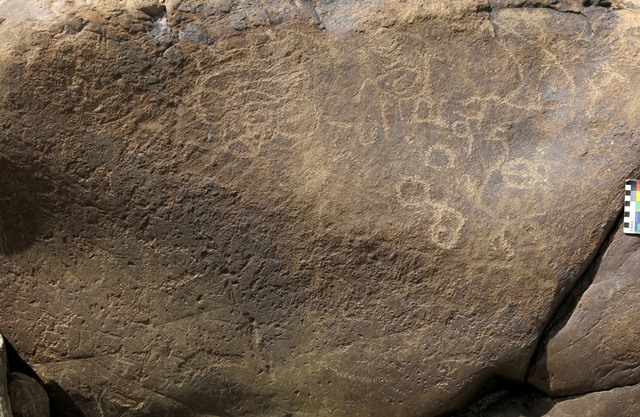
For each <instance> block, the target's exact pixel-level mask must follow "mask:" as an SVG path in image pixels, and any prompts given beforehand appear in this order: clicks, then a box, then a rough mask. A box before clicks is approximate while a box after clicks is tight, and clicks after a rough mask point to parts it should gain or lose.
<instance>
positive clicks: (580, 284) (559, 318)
mask: <svg viewBox="0 0 640 417" xmlns="http://www.w3.org/2000/svg"><path fill="white" fill-rule="evenodd" d="M621 201H622V200H621ZM623 214H624V208H622V209H620V211H619V213H618V215H617V216H616V217H615V219H614V220H612V221H611V222H610V225H609V227H608V229H607V230H608V231H607V233H606V235H605V236H604V238H603V239H602V243H601V244H600V245H599V246H598V247H597V249H596V250H595V251H594V253H595V255H594V256H593V259H592V261H591V262H589V264H588V266H587V268H586V269H585V271H584V272H583V273H582V275H581V276H580V277H579V278H578V279H576V280H575V283H574V285H573V287H572V288H570V289H569V290H568V291H567V293H566V294H567V295H566V296H565V298H564V299H563V300H562V301H561V302H560V303H559V304H558V306H557V307H556V308H555V310H554V311H553V313H552V314H551V315H550V319H549V321H548V323H547V324H546V325H545V326H544V328H543V331H542V333H541V334H540V338H539V339H538V343H537V347H536V350H535V352H534V353H533V355H532V357H531V360H530V362H529V367H528V368H527V373H526V377H525V382H526V381H528V379H529V377H530V376H531V374H532V373H533V369H534V365H535V364H536V362H537V361H538V360H539V358H540V356H541V355H542V354H543V352H544V344H545V340H546V338H547V337H548V335H549V334H550V332H552V331H553V330H554V328H555V327H556V326H557V325H558V324H559V323H561V322H563V321H567V320H568V319H569V317H570V316H571V313H572V312H573V311H574V309H575V307H576V304H577V303H578V301H579V299H580V296H581V295H582V294H584V292H585V291H586V290H587V289H588V288H589V286H590V285H591V283H592V282H593V279H594V277H595V273H596V272H597V270H598V266H599V265H600V263H601V262H602V258H603V256H604V254H605V252H606V251H607V249H608V248H609V246H610V245H611V242H612V241H613V238H614V235H615V234H616V233H619V231H620V225H621V224H622V219H623Z"/></svg>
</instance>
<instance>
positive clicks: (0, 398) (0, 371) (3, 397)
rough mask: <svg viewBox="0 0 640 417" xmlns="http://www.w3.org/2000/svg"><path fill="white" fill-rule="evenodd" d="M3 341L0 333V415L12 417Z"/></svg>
mask: <svg viewBox="0 0 640 417" xmlns="http://www.w3.org/2000/svg"><path fill="white" fill-rule="evenodd" d="M4 343H5V342H4V337H2V335H0V417H13V414H12V413H11V402H10V400H9V391H8V387H7V375H8V373H9V366H8V363H7V351H6V348H5V344H4Z"/></svg>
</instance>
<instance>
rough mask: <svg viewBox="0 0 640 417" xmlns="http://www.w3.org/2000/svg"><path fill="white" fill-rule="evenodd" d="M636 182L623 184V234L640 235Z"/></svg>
mask: <svg viewBox="0 0 640 417" xmlns="http://www.w3.org/2000/svg"><path fill="white" fill-rule="evenodd" d="M638 182H639V181H638V180H626V181H625V182H624V232H625V233H627V234H634V235H640V201H639V200H640V190H639V189H638V188H639V187H638V185H639V184H638Z"/></svg>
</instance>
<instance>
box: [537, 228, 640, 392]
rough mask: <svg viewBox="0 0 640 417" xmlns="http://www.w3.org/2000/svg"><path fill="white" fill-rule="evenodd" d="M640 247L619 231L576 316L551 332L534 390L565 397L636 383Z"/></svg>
mask: <svg viewBox="0 0 640 417" xmlns="http://www.w3.org/2000/svg"><path fill="white" fill-rule="evenodd" d="M639 248H640V238H638V237H637V236H626V235H624V234H623V233H622V227H619V228H618V231H617V233H616V234H615V237H614V238H613V241H612V242H611V244H610V246H609V247H608V248H607V250H606V252H605V253H604V255H603V258H602V261H601V263H600V264H599V266H598V267H597V270H596V271H594V277H593V282H592V283H591V285H590V286H589V287H588V288H587V290H586V291H585V292H584V294H583V295H582V297H581V298H580V300H579V302H578V303H577V305H576V307H575V309H574V311H573V312H572V313H571V315H570V316H569V317H568V319H567V320H564V321H561V322H560V323H558V324H557V325H556V326H555V328H553V329H551V333H550V334H551V336H550V337H549V338H548V340H547V341H546V342H545V344H544V351H543V354H542V355H541V356H540V358H539V359H538V360H537V361H536V364H535V366H534V369H533V374H532V376H531V377H530V378H529V380H530V382H531V383H532V384H533V385H534V386H535V387H537V388H538V389H540V390H542V391H544V392H546V393H548V394H550V395H555V396H566V395H576V394H582V393H585V392H591V391H594V390H606V389H611V388H613V387H619V386H624V385H633V384H640V323H638V317H640V274H638V271H640V252H638V249H639Z"/></svg>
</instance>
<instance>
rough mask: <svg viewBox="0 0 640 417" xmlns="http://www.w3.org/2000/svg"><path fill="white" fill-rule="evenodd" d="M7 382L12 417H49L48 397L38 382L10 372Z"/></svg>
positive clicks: (18, 373) (21, 374)
mask: <svg viewBox="0 0 640 417" xmlns="http://www.w3.org/2000/svg"><path fill="white" fill-rule="evenodd" d="M8 381H9V384H8V387H9V398H10V399H11V410H12V411H13V416H14V417H49V415H50V413H49V397H48V396H47V392H46V391H45V389H44V388H42V386H41V385H40V384H39V383H38V381H36V380H35V379H33V378H31V377H30V376H27V375H25V374H23V373H20V372H11V373H10V374H9V378H8Z"/></svg>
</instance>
